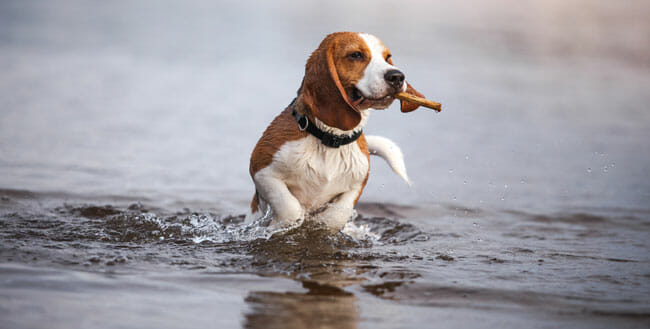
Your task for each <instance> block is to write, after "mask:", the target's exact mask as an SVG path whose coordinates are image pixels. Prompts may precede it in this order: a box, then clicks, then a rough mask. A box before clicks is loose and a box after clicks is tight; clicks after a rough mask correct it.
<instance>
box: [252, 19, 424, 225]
mask: <svg viewBox="0 0 650 329" xmlns="http://www.w3.org/2000/svg"><path fill="white" fill-rule="evenodd" d="M391 57H392V56H391V53H390V51H389V49H388V48H386V47H385V46H384V44H383V43H382V42H381V41H380V40H379V39H378V38H377V37H375V36H373V35H370V34H366V33H354V32H337V33H332V34H330V35H328V36H326V37H325V39H323V41H322V42H321V43H320V45H319V46H318V49H316V50H315V51H314V52H313V53H312V54H311V56H310V57H309V59H308V60H307V64H306V65H305V76H304V78H303V81H302V84H301V86H300V88H299V89H298V93H297V97H296V98H295V99H294V100H293V101H292V102H291V104H290V105H289V106H288V107H287V108H286V109H285V110H284V111H283V112H282V113H280V114H279V115H278V116H277V117H276V118H275V119H274V120H273V121H272V122H271V124H270V125H269V126H268V127H267V128H266V130H265V131H264V133H263V135H262V137H261V138H260V139H259V141H258V142H257V145H255V148H254V150H253V153H252V155H251V159H250V168H249V169H250V175H251V177H252V179H253V182H254V183H255V195H254V196H253V200H252V202H251V212H252V215H254V216H258V217H259V216H261V215H264V214H266V213H267V211H269V209H270V210H271V211H272V220H271V226H272V227H278V228H282V227H289V226H291V225H295V224H296V223H299V222H300V221H301V220H303V219H306V218H309V219H313V220H316V221H318V222H321V223H323V224H325V226H326V227H327V228H328V229H329V230H330V231H332V232H334V233H335V232H338V231H339V230H340V229H342V228H343V227H344V226H345V224H346V223H347V222H348V220H350V219H351V218H352V216H353V215H354V214H355V212H354V206H355V205H356V203H357V201H358V200H359V197H360V196H361V193H362V192H363V189H364V187H365V186H366V182H367V181H368V175H369V173H370V155H371V154H373V155H378V156H380V157H382V158H384V159H385V160H386V161H387V162H388V164H389V165H390V167H391V168H392V169H393V171H394V172H395V173H396V174H397V175H399V176H400V177H401V178H403V179H404V180H405V181H406V182H407V183H409V184H410V181H409V178H408V176H407V174H406V167H405V165H404V160H403V156H402V152H401V150H400V148H399V147H398V146H397V145H395V143H393V142H392V141H390V140H389V139H387V138H384V137H379V136H365V135H364V134H363V127H364V126H365V124H366V122H367V120H368V116H369V114H370V111H369V110H370V109H375V110H382V109H385V108H387V107H388V106H390V105H391V104H392V103H393V101H394V100H395V98H394V95H395V94H396V93H398V92H407V93H410V94H413V95H417V96H420V97H424V96H423V95H422V94H420V93H419V92H417V91H416V90H415V89H414V88H413V87H412V86H411V85H410V84H408V83H407V82H406V81H405V76H404V73H402V72H401V71H400V70H399V69H398V68H397V67H395V66H394V65H393V61H392V58H391ZM400 102H401V105H400V107H401V111H402V112H410V111H413V110H415V109H417V107H418V105H417V104H414V103H409V102H407V101H401V100H400ZM269 207H270V208H269ZM260 213H261V215H260Z"/></svg>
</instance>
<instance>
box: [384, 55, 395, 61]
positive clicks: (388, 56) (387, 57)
mask: <svg viewBox="0 0 650 329" xmlns="http://www.w3.org/2000/svg"><path fill="white" fill-rule="evenodd" d="M391 57H393V55H391V54H388V55H386V61H387V62H388V60H389V59H390V58H391Z"/></svg>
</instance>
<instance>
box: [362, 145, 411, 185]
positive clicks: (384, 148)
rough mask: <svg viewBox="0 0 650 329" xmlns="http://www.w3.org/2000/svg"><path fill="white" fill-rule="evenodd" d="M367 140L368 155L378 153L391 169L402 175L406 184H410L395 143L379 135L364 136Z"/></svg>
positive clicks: (401, 156) (402, 159)
mask: <svg viewBox="0 0 650 329" xmlns="http://www.w3.org/2000/svg"><path fill="white" fill-rule="evenodd" d="M366 141H367V142H368V151H369V152H370V155H378V156H380V157H382V158H384V160H386V162H388V165H389V166H390V167H391V169H393V171H394V172H395V173H396V174H397V175H399V177H402V179H403V180H405V181H406V183H407V184H409V185H411V181H410V180H409V177H408V175H406V165H404V156H403V155H402V150H400V148H399V146H397V144H395V143H393V141H391V140H390V139H388V138H386V137H381V136H366Z"/></svg>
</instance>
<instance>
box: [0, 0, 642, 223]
mask: <svg viewBox="0 0 650 329" xmlns="http://www.w3.org/2000/svg"><path fill="white" fill-rule="evenodd" d="M648 17H650V4H649V3H648V2H647V1H626V2H625V3H624V4H623V3H620V2H615V1H587V0H585V1H580V0H576V1H560V0H551V1H490V2H484V1H463V2H457V1H427V2H423V1H415V0H411V1H400V2H395V1H358V2H351V1H332V0H328V1H310V2H307V1H300V2H298V1H268V2H259V3H254V2H247V1H182V2H175V1H66V0H63V1H11V0H3V1H2V2H0V66H1V67H2V68H1V70H2V75H1V76H0V187H2V188H11V189H25V190H30V191H47V192H62V193H68V194H71V195H118V196H125V197H135V196H137V197H145V198H148V199H150V200H153V201H154V202H159V203H161V204H166V203H173V202H176V201H192V200H196V201H200V202H205V203H209V204H212V205H214V207H215V208H219V209H222V210H223V211H224V212H229V213H230V212H231V213H242V212H244V211H245V210H246V208H247V205H248V202H249V201H250V198H251V196H252V194H253V191H254V189H253V184H252V182H251V180H250V177H249V175H248V161H249V156H250V152H251V151H252V149H253V146H254V145H255V143H256V141H257V139H258V138H259V137H260V136H261V134H262V132H263V130H264V129H265V128H266V126H267V125H268V124H269V122H270V121H271V120H272V119H273V118H274V117H275V116H276V115H277V114H278V113H279V112H280V111H282V109H283V108H284V107H285V106H286V105H287V104H288V103H289V102H290V101H291V100H292V98H293V97H294V95H295V91H296V90H297V88H298V87H299V84H300V82H301V79H302V76H303V73H304V63H305V62H306V60H307V57H308V56H309V54H310V53H311V52H312V51H313V50H314V49H315V48H316V47H317V46H318V44H319V43H320V41H321V40H322V39H323V37H324V36H325V35H326V34H328V33H331V32H335V31H364V32H368V33H371V34H374V35H376V36H378V37H379V38H380V39H381V40H382V41H383V42H384V43H385V44H386V45H387V46H388V47H389V48H391V50H392V53H393V59H394V62H395V63H396V65H397V66H398V67H400V68H401V69H402V70H403V71H404V72H405V73H406V76H407V80H408V81H409V82H410V83H411V84H412V85H413V86H414V87H415V88H416V89H418V90H419V91H420V92H422V93H423V94H425V95H426V96H427V97H428V98H429V99H431V100H435V101H439V102H441V103H442V104H443V112H441V113H439V114H437V113H434V112H433V111H430V110H427V109H420V110H418V111H416V112H413V113H410V114H402V113H400V112H399V109H398V105H397V104H394V105H393V106H392V107H391V108H390V109H389V110H387V111H382V112H379V111H377V112H374V113H373V114H372V115H371V119H370V121H369V124H368V126H367V128H366V130H365V131H366V133H367V134H373V135H382V136H385V137H388V138H390V139H392V140H394V141H395V142H397V143H398V145H400V146H401V147H402V150H403V152H404V154H405V158H406V165H407V169H408V171H409V175H410V177H411V180H412V181H413V183H414V184H413V186H412V187H408V186H406V185H405V184H404V183H403V182H402V181H401V180H400V179H399V178H398V177H397V176H396V175H394V174H393V173H392V172H390V169H389V168H388V166H387V165H386V164H385V163H383V161H382V160H381V159H378V158H373V159H371V168H372V173H371V175H370V181H369V183H368V187H367V188H366V191H365V193H364V195H363V196H362V199H361V200H362V201H373V202H375V201H376V202H392V203H397V204H405V205H422V204H439V203H443V204H458V205H461V206H463V207H469V208H491V207H493V208H499V209H528V210H531V211H537V212H547V211H560V210H567V209H571V210H573V211H575V210H579V209H587V208H588V209H589V211H591V212H598V211H599V209H601V210H603V209H610V210H611V209H619V208H624V209H648V201H650V180H648V177H650V144H649V143H648V141H649V140H650V113H649V112H648V104H650V90H649V89H650V87H649V86H650V74H649V73H650V20H649V19H648Z"/></svg>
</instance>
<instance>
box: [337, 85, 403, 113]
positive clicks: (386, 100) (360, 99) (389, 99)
mask: <svg viewBox="0 0 650 329" xmlns="http://www.w3.org/2000/svg"><path fill="white" fill-rule="evenodd" d="M348 98H349V99H350V103H351V104H352V106H354V107H355V108H357V109H358V110H365V109H369V108H373V109H376V110H383V109H385V108H387V107H388V106H390V104H392V103H393V101H394V100H395V97H393V95H390V94H389V95H386V96H384V97H380V98H369V97H365V96H364V95H363V93H362V92H361V90H359V89H357V87H355V86H352V87H351V88H350V90H349V92H348Z"/></svg>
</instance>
